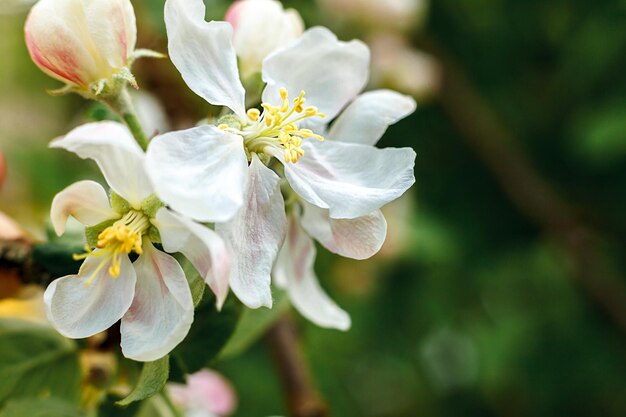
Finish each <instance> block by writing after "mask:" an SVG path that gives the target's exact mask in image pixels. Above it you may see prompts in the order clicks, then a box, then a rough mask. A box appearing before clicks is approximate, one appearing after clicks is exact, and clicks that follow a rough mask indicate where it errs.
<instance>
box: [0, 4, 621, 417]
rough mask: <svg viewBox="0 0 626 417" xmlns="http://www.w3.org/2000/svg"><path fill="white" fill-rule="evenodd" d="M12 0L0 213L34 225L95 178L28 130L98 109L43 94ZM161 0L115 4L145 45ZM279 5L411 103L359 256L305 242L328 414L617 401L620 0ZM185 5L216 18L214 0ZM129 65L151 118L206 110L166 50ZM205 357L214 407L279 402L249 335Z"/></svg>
mask: <svg viewBox="0 0 626 417" xmlns="http://www.w3.org/2000/svg"><path fill="white" fill-rule="evenodd" d="M22 3H23V4H22ZM27 3H28V2H27V1H24V2H20V1H19V0H10V1H9V0H0V13H2V14H1V15H0V56H2V57H3V59H2V64H1V65H0V150H1V152H2V153H3V154H4V158H5V160H6V169H7V175H6V178H5V180H4V184H3V185H2V189H1V191H0V210H1V211H3V212H4V213H6V214H8V215H9V216H10V217H12V218H13V219H15V220H16V221H17V222H18V223H19V224H20V225H22V226H23V227H25V228H26V229H27V230H28V231H29V233H30V234H32V235H33V236H34V237H35V238H43V236H44V235H45V227H46V222H47V215H48V210H49V204H50V202H51V199H52V197H53V196H54V195H55V194H56V193H57V192H58V191H60V190H61V189H62V188H63V187H65V186H67V185H68V184H70V183H71V182H73V181H76V180H78V179H84V178H85V177H92V178H96V179H97V178H98V176H97V175H98V174H97V172H96V170H95V169H94V167H93V166H92V165H91V164H90V163H87V162H83V161H79V160H78V159H77V158H76V157H74V156H73V155H69V154H67V153H64V152H62V151H57V150H48V149H47V143H48V142H49V141H50V140H51V139H53V138H55V137H56V136H59V135H62V134H64V133H65V132H67V131H68V130H69V129H70V128H71V127H73V126H76V125H78V124H80V123H83V122H85V121H87V120H89V119H94V118H96V119H97V118H102V117H106V115H104V114H103V112H104V109H102V108H100V107H99V106H97V105H94V104H92V103H87V102H85V101H84V100H82V99H81V98H80V97H76V96H64V97H51V96H49V95H47V94H46V93H45V90H46V89H54V88H57V87H59V85H58V84H57V83H56V82H55V81H54V80H52V79H50V78H48V77H46V76H45V75H44V74H42V73H41V72H40V71H39V70H38V69H37V68H36V67H35V65H34V64H32V63H31V61H30V59H29V57H28V53H27V51H26V47H25V45H24V40H23V24H24V20H25V16H26V13H27V10H26V9H27V8H28V5H27ZM162 3H163V2H162V1H154V0H133V4H134V6H135V10H136V14H137V18H138V30H139V42H138V46H139V47H145V48H150V49H154V50H157V51H163V52H165V51H166V37H165V28H164V24H163V16H162V8H163V4H162ZM284 3H285V5H286V6H289V7H294V8H296V9H298V10H299V11H300V13H301V14H302V15H303V18H304V20H305V22H306V23H307V26H309V27H310V26H315V25H324V26H328V27H330V28H332V29H333V30H334V31H335V32H336V33H337V34H338V36H339V37H340V38H342V39H345V40H348V39H351V38H354V37H358V38H361V39H364V40H366V42H367V43H368V44H369V45H370V46H371V48H372V53H373V54H372V58H373V61H372V84H371V86H370V87H371V88H379V87H390V88H394V89H397V90H399V91H402V92H405V93H406V94H411V95H413V96H414V97H416V99H417V100H418V103H419V107H418V110H417V112H416V113H415V114H414V115H413V116H411V117H410V118H408V119H406V120H404V121H402V122H400V123H398V124H397V125H396V126H393V127H392V128H391V129H390V130H389V131H388V133H387V135H386V136H385V137H384V138H383V140H382V141H381V142H380V146H382V147H387V146H411V147H413V148H415V150H416V152H417V154H418V159H417V164H416V178H417V184H416V186H415V187H414V189H413V190H412V192H410V193H409V194H408V195H406V196H405V197H403V198H402V199H400V200H399V201H397V202H395V203H393V204H392V205H390V206H389V207H387V208H386V210H385V213H386V216H387V219H388V222H389V236H388V240H387V242H386V244H385V246H384V248H383V250H382V251H381V253H380V254H379V255H377V256H376V257H374V258H373V259H371V260H368V261H360V262H357V261H351V260H346V259H342V258H338V257H335V256H333V255H331V254H329V253H327V252H325V251H324V250H322V249H321V248H320V250H319V251H318V252H319V254H320V255H319V258H318V264H317V271H318V275H319V276H320V279H321V281H322V284H323V286H324V287H325V288H326V289H327V290H328V292H329V293H330V294H331V296H332V298H333V299H335V300H336V301H337V302H338V304H339V305H341V306H342V307H343V308H345V309H346V310H347V311H348V312H349V313H350V314H351V316H352V320H353V327H352V329H351V330H350V331H349V332H347V333H341V332H337V331H331V330H323V329H319V328H316V327H315V326H314V325H312V324H309V323H307V322H305V321H304V320H300V321H298V325H299V326H300V330H301V337H302V342H303V345H304V349H305V351H306V353H307V356H308V359H309V360H310V364H311V367H312V371H313V375H314V378H315V381H316V384H317V386H318V388H319V390H320V392H321V393H322V395H323V396H324V398H325V399H326V401H327V402H328V404H329V406H330V409H331V410H332V414H333V415H335V416H340V417H409V416H410V417H414V416H429V417H437V416H511V417H515V416H560V415H568V416H616V417H617V416H625V415H626V343H625V341H626V298H625V294H626V292H625V291H624V288H625V286H626V278H625V277H626V256H625V254H626V216H625V215H624V213H626V192H625V188H626V77H625V76H624V68H626V24H625V23H626V2H625V1H624V0H604V1H592V0H553V1H549V2H546V1H543V0H526V1H516V0H434V1H432V2H430V4H428V3H427V2H426V1H424V0H318V1H312V0H306V1H305V0H299V1H297V0H294V1H285V2H284ZM207 5H208V17H209V18H213V19H221V18H222V16H223V15H224V11H225V10H226V8H227V7H228V5H229V2H228V1H224V0H220V1H217V0H211V1H207ZM135 73H136V76H137V79H138V81H139V84H140V86H141V87H142V91H144V92H146V93H151V94H152V95H151V96H142V97H139V98H137V100H140V101H141V102H143V103H144V104H142V105H141V106H140V107H142V108H145V109H148V110H146V120H145V124H146V125H149V126H151V128H147V129H149V130H150V129H152V130H151V131H152V132H156V131H163V130H166V129H168V127H172V128H183V127H188V126H190V125H192V124H193V123H194V122H195V121H197V120H199V119H200V118H202V117H205V116H206V114H207V112H208V111H209V109H208V107H207V105H206V104H205V103H204V102H203V101H202V100H201V99H199V98H197V97H195V96H194V95H193V94H192V93H191V92H190V91H189V90H188V89H187V88H186V87H185V85H184V84H183V82H182V80H181V79H180V76H179V75H178V73H177V72H176V70H175V69H174V67H173V66H172V64H171V63H170V62H169V61H167V60H161V61H143V62H140V63H138V64H137V67H136V71H135ZM159 103H160V105H161V106H162V108H163V116H158V117H152V118H149V117H148V115H150V116H154V114H155V111H157V110H149V109H155V108H156V109H159ZM156 114H157V115H158V114H159V113H158V112H157V113H156ZM148 119H150V120H148ZM215 368H216V369H217V370H219V371H220V372H221V373H222V374H224V375H225V376H226V377H227V378H228V379H229V380H230V381H231V382H232V385H233V387H234V389H235V390H236V392H237V396H238V397H239V406H238V409H237V411H236V413H235V416H240V417H253V416H267V415H280V414H284V413H285V407H284V405H283V398H282V393H281V389H280V384H279V380H278V378H277V376H276V371H275V370H274V368H273V366H272V361H271V358H270V354H269V351H268V348H267V345H266V344H265V343H264V342H263V341H259V342H258V343H256V344H255V345H254V346H253V347H252V348H251V349H249V350H248V351H247V352H246V353H245V354H243V355H242V356H239V357H236V358H232V359H226V360H222V361H220V362H217V363H216V364H215Z"/></svg>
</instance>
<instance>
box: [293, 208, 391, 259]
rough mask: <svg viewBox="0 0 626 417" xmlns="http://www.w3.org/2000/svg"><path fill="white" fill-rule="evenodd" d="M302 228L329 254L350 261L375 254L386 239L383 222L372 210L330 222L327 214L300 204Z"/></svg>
mask: <svg viewBox="0 0 626 417" xmlns="http://www.w3.org/2000/svg"><path fill="white" fill-rule="evenodd" d="M303 206H304V211H303V215H302V220H301V221H302V227H303V228H304V230H306V231H307V233H308V234H309V235H311V236H313V237H314V238H315V239H316V240H317V241H318V242H320V243H321V244H322V245H324V247H325V248H326V249H328V250H329V251H331V252H333V253H336V254H339V255H341V256H345V257H347V258H352V259H367V258H369V257H371V256H373V255H374V254H376V253H377V252H378V251H379V250H380V248H381V247H382V245H383V243H384V242H385V237H386V236H387V221H386V220H385V217H384V216H383V214H382V213H381V212H380V210H374V211H373V212H372V213H370V214H368V215H367V216H362V217H357V218H355V219H331V218H330V216H329V214H328V210H326V209H321V208H319V207H316V206H314V205H312V204H308V203H304V204H303Z"/></svg>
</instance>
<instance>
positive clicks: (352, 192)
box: [147, 0, 415, 328]
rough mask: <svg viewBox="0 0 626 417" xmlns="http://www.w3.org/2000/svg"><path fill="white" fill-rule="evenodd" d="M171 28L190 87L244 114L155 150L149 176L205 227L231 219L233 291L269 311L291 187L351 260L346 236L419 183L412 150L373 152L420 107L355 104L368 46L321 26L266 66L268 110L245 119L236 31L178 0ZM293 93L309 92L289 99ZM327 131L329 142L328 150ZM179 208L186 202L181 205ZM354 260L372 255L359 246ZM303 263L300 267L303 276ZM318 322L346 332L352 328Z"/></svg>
mask: <svg viewBox="0 0 626 417" xmlns="http://www.w3.org/2000/svg"><path fill="white" fill-rule="evenodd" d="M165 19H166V25H167V31H168V36H169V52H170V56H171V58H172V60H173V62H174V64H175V65H176V67H177V68H178V70H179V71H180V72H181V74H182V76H183V78H184V79H185V80H186V82H187V84H188V85H189V87H190V88H191V89H192V90H193V91H194V92H196V93H197V94H198V95H200V96H201V97H203V98H205V99H206V100H207V101H208V102H209V103H212V104H216V105H225V106H227V107H229V108H230V109H231V110H232V111H233V112H234V115H231V116H227V117H225V118H223V119H222V124H221V125H220V126H218V127H217V128H216V127H213V126H202V127H198V128H193V129H189V130H186V131H184V132H174V133H170V134H167V135H163V136H161V137H157V138H155V139H154V140H153V141H152V143H151V145H150V147H149V149H148V155H147V168H148V174H149V175H150V177H151V178H152V180H153V183H154V184H155V186H156V192H157V195H158V196H159V197H160V198H161V199H163V200H164V201H165V202H167V203H168V204H169V205H171V206H172V207H173V208H174V209H175V210H178V211H180V212H181V213H183V214H185V215H188V216H190V217H192V218H195V219H197V220H203V221H206V220H210V219H213V220H215V214H216V213H221V214H222V215H223V216H222V217H223V218H222V219H221V220H220V221H219V223H218V224H216V231H217V232H219V233H220V234H221V235H222V236H224V237H225V239H226V241H227V243H228V245H229V247H230V250H231V253H232V254H233V259H234V260H235V261H234V265H233V268H232V270H231V277H230V286H231V289H232V290H233V292H234V293H235V294H236V295H237V296H238V297H239V299H240V300H241V301H242V302H244V303H245V304H246V305H248V306H249V307H252V308H256V307H260V306H267V307H270V306H271V305H272V296H271V289H270V281H271V279H270V274H271V272H272V268H273V264H274V260H275V258H276V256H277V255H278V252H279V250H280V249H281V247H282V244H283V241H284V237H285V233H286V231H287V229H288V222H287V218H286V215H285V201H284V198H283V195H282V193H281V188H282V189H283V190H284V191H285V193H286V194H288V196H289V201H288V205H289V208H290V209H291V206H293V201H291V199H292V198H293V199H295V200H296V201H301V202H302V204H305V205H309V206H310V207H312V208H313V209H317V210H321V211H322V215H320V216H321V218H323V219H324V220H323V221H325V222H326V223H327V224H328V227H327V228H326V229H328V228H330V229H331V232H328V233H327V230H326V229H325V231H324V232H321V231H320V232H319V233H317V232H315V234H314V233H313V232H311V231H309V232H310V233H312V234H313V235H314V236H315V237H316V238H318V239H320V242H321V243H322V244H326V245H327V246H329V247H330V248H331V250H333V249H335V250H336V251H337V252H340V253H341V252H343V251H344V249H346V246H345V245H344V243H345V242H344V239H343V238H344V236H343V235H342V233H344V232H346V230H348V229H350V224H351V222H355V224H360V223H359V222H361V220H360V219H361V218H363V217H365V218H368V219H369V218H370V217H371V216H373V218H375V219H378V218H379V217H378V214H376V213H377V210H378V209H379V208H380V207H381V206H383V205H385V204H386V203H388V202H390V201H392V200H394V199H396V198H398V197H399V196H400V195H402V194H403V193H404V192H405V191H406V190H407V189H408V188H409V187H410V186H411V185H412V184H413V182H414V181H415V179H414V176H413V165H414V160H415V152H414V151H413V150H412V149H409V148H403V149H377V148H375V147H374V146H372V145H374V144H375V143H376V142H377V141H378V139H379V138H380V137H381V136H382V134H383V133H384V131H385V129H386V127H387V126H388V125H390V124H392V123H395V122H396V121H398V120H399V119H401V118H403V117H404V116H406V115H408V114H410V113H411V112H413V111H414V109H415V102H414V101H413V99H411V98H408V97H405V96H402V95H400V94H397V93H394V92H391V91H377V92H371V93H366V94H363V95H361V96H357V95H358V93H359V92H360V91H361V89H363V87H364V86H365V84H366V81H367V77H368V64H369V51H368V49H367V47H366V46H365V45H364V44H363V43H362V42H359V41H352V42H341V41H338V40H337V38H336V37H335V36H334V35H333V34H332V33H331V32H330V31H328V30H327V29H325V28H313V29H310V30H308V31H306V32H305V33H304V34H303V35H302V37H300V38H299V39H297V40H296V41H294V42H293V43H291V44H290V45H289V46H287V47H285V48H283V49H280V50H279V51H276V52H275V53H273V54H271V55H270V56H269V57H267V58H266V59H265V61H264V62H263V71H262V76H263V80H264V81H265V82H266V83H267V85H266V88H265V90H264V92H263V100H264V103H263V105H262V109H263V111H262V112H261V111H260V110H259V109H250V110H248V111H245V109H244V95H245V92H244V89H243V87H242V85H241V81H240V79H239V75H238V72H237V62H236V54H235V50H234V49H233V47H232V45H231V36H232V30H231V28H230V26H229V25H228V24H226V23H223V22H210V23H207V22H205V21H204V5H203V3H202V1H201V0H192V1H188V0H185V1H183V0H168V1H167V3H166V8H165ZM289 91H292V92H296V93H299V94H297V96H296V97H295V98H294V99H293V100H291V98H290V97H289ZM305 102H306V103H305ZM346 106H347V108H346ZM344 108H345V111H343V113H341V115H339V117H337V115H338V114H339V113H340V112H341V111H342V109H344ZM336 117H337V118H336ZM335 118H336V120H335V122H334V123H333V124H332V125H331V126H330V128H328V126H327V125H328V121H332V120H334V119H335ZM327 130H328V138H329V139H330V140H326V141H323V137H322V136H321V135H322V134H324V133H325V132H326V131H327ZM338 138H339V139H341V140H337V139H338ZM248 162H249V164H248ZM268 165H269V166H271V167H272V168H275V169H276V170H277V171H278V172H279V173H281V175H282V173H283V171H284V179H281V177H280V176H279V175H277V173H276V172H274V170H272V169H270V168H268ZM181 201H185V204H184V205H180V206H175V205H174V203H175V202H181ZM305 215H306V210H305ZM320 221H321V220H320ZM383 221H384V220H383ZM376 222H377V223H376V227H374V229H375V230H376V231H378V230H379V228H380V221H379V220H376ZM345 225H348V226H347V227H344V226H345ZM320 227H321V226H320ZM325 227H326V226H325ZM333 227H335V229H333ZM289 228H290V230H293V227H291V226H289ZM322 229H324V228H323V227H322ZM333 230H334V232H333ZM333 233H337V235H342V236H341V237H339V238H337V237H336V236H335V235H333ZM355 236H358V233H357V234H355ZM346 239H348V240H349V238H346ZM378 239H379V237H378V235H377V237H375V238H374V240H378ZM348 246H349V245H348ZM357 246H358V245H357ZM353 249H354V248H353ZM345 252H346V254H348V256H350V255H355V256H357V257H366V256H369V255H370V253H369V252H368V253H366V254H364V253H362V252H361V249H359V248H356V249H354V252H352V250H346V251H345ZM294 256H295V255H294ZM305 261H306V259H301V258H294V259H293V262H295V265H297V267H298V268H304V263H305ZM306 262H308V261H306ZM290 279H293V276H292V277H291V278H290ZM312 279H314V277H313V278H312ZM315 285H318V284H317V281H315ZM314 301H315V300H313V301H311V302H314ZM296 306H298V305H297V304H296ZM311 310H314V309H309V310H308V311H311ZM305 314H306V313H305ZM309 318H311V317H309ZM317 322H319V323H322V322H325V325H327V326H334V327H339V328H345V327H346V325H345V323H343V322H342V323H337V322H334V323H329V322H328V321H326V320H317Z"/></svg>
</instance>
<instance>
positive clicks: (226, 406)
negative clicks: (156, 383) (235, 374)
mask: <svg viewBox="0 0 626 417" xmlns="http://www.w3.org/2000/svg"><path fill="white" fill-rule="evenodd" d="M167 390H168V393H169V394H170V396H171V397H172V401H174V403H175V404H176V405H177V406H179V407H180V408H181V409H183V410H188V411H191V410H193V411H196V412H197V413H198V415H200V412H204V413H205V414H207V415H211V414H216V415H218V416H220V417H225V416H229V415H231V414H232V413H233V412H234V411H235V407H236V406H237V399H236V397H235V392H234V390H233V388H232V386H231V385H230V383H229V382H228V381H227V380H226V379H225V378H224V377H223V376H221V375H220V374H218V373H217V372H215V371H211V370H208V369H203V370H201V371H198V372H196V373H195V374H191V375H189V376H188V377H187V384H185V385H183V384H176V383H169V384H167ZM194 415H195V414H194Z"/></svg>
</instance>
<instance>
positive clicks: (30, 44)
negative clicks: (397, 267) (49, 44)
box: [25, 16, 86, 86]
mask: <svg viewBox="0 0 626 417" xmlns="http://www.w3.org/2000/svg"><path fill="white" fill-rule="evenodd" d="M29 21H30V16H29V18H28V20H27V21H26V30H25V34H26V47H27V48H28V51H29V52H30V56H31V58H32V59H33V61H35V63H36V64H37V65H39V66H41V67H43V68H45V69H47V70H49V71H52V72H53V73H55V74H57V75H58V76H59V77H61V78H64V79H65V80H67V81H69V82H72V83H74V84H76V85H81V86H84V85H85V84H86V83H85V82H83V80H82V79H81V78H80V76H79V75H78V73H77V72H76V69H77V68H78V65H77V64H76V60H75V59H74V55H73V54H72V52H71V51H69V50H67V49H57V50H55V51H48V54H46V55H53V56H54V57H55V58H56V60H57V61H59V62H61V63H62V67H60V66H59V65H57V64H54V63H53V62H51V61H50V59H49V58H48V56H46V55H44V54H43V53H42V52H41V50H40V49H39V46H37V44H36V42H35V40H34V39H33V37H32V35H31V33H30V31H29V30H28V28H29ZM60 43H61V42H60Z"/></svg>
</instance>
